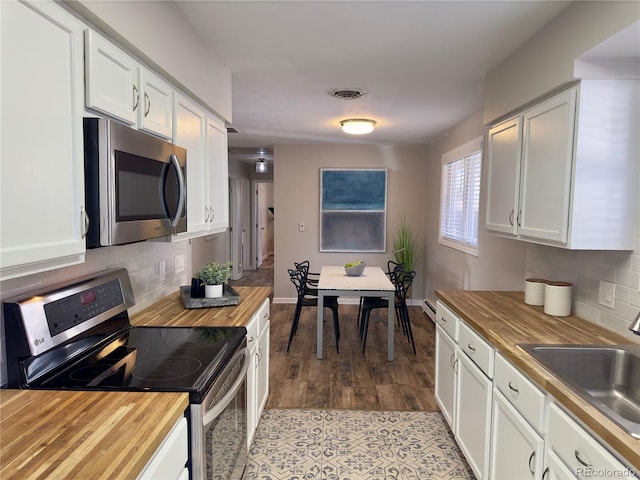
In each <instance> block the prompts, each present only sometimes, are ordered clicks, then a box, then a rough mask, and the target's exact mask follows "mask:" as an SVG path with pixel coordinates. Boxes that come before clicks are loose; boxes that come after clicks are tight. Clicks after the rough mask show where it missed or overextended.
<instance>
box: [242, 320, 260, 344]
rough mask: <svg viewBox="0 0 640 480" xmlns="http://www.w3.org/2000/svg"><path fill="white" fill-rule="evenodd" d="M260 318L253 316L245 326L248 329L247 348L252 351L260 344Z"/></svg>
mask: <svg viewBox="0 0 640 480" xmlns="http://www.w3.org/2000/svg"><path fill="white" fill-rule="evenodd" d="M259 326H260V317H259V316H258V315H253V317H251V320H249V323H247V324H246V325H245V328H246V329H247V347H249V348H250V349H251V348H253V347H254V346H255V345H257V344H258V335H259V334H260V329H259Z"/></svg>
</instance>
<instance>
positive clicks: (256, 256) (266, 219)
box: [251, 180, 275, 270]
mask: <svg viewBox="0 0 640 480" xmlns="http://www.w3.org/2000/svg"><path fill="white" fill-rule="evenodd" d="M251 184H252V187H251V190H252V192H253V193H254V195H253V200H252V205H251V210H252V218H253V221H252V223H251V226H252V231H251V238H252V239H253V241H252V250H253V255H252V259H253V261H254V268H255V269H256V270H257V269H259V268H260V266H261V265H262V262H263V261H264V260H265V259H266V258H268V257H269V256H273V240H274V233H273V232H274V218H275V217H274V215H275V212H274V209H273V182H272V181H260V180H253V181H252V182H251Z"/></svg>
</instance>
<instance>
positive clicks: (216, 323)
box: [130, 287, 271, 327]
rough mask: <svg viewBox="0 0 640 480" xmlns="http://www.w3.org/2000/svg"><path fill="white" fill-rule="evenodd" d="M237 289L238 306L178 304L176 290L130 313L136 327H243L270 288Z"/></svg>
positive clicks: (266, 296)
mask: <svg viewBox="0 0 640 480" xmlns="http://www.w3.org/2000/svg"><path fill="white" fill-rule="evenodd" d="M233 289H234V290H235V291H236V292H238V295H239V297H240V301H239V302H238V305H231V306H229V307H212V308H191V309H187V308H185V307H184V303H182V299H181V298H180V292H179V291H177V290H176V293H175V294H172V295H169V296H167V297H165V298H163V299H162V300H159V301H157V302H156V303H154V304H153V305H151V306H149V307H147V308H145V309H144V310H141V311H140V312H138V313H136V314H134V315H132V316H131V318H130V321H131V323H132V324H133V325H137V326H148V325H152V326H161V327H243V326H245V325H246V324H247V323H249V320H251V317H252V316H253V315H254V314H255V313H256V312H257V311H258V309H259V308H260V306H261V305H262V303H263V302H264V301H265V299H267V298H269V295H271V287H233Z"/></svg>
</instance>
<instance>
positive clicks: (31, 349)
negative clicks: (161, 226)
mask: <svg viewBox="0 0 640 480" xmlns="http://www.w3.org/2000/svg"><path fill="white" fill-rule="evenodd" d="M133 305H134V297H133V291H132V288H131V283H130V280H129V275H128V273H127V271H126V270H125V269H119V270H115V271H111V272H107V273H102V274H100V275H98V276H90V277H86V278H83V279H79V280H76V281H74V282H73V283H69V284H65V285H62V286H58V287H55V288H52V289H49V290H48V291H47V292H36V293H32V294H29V295H26V296H22V297H20V298H16V299H12V300H10V301H5V302H4V318H5V338H6V352H7V370H8V386H9V388H29V389H46V390H104V391H111V390H113V391H151V392H163V391H166V392H188V394H189V408H188V411H187V412H186V415H187V417H188V424H189V438H190V440H189V443H190V445H189V459H190V460H189V461H190V465H189V470H190V472H191V473H190V475H191V478H192V479H193V480H200V479H205V478H207V479H209V478H210V479H224V480H229V479H234V480H235V479H240V478H242V475H243V472H244V468H245V465H246V444H247V430H246V418H247V417H246V372H247V368H248V364H249V350H248V349H247V348H246V329H245V328H244V327H136V326H132V325H131V324H130V322H129V316H128V313H127V309H128V308H130V307H131V306H133Z"/></svg>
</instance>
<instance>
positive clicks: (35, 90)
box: [0, 1, 86, 279]
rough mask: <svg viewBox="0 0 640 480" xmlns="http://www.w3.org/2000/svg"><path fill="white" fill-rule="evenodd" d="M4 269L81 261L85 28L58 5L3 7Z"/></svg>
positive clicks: (13, 271) (0, 239) (12, 271)
mask: <svg viewBox="0 0 640 480" xmlns="http://www.w3.org/2000/svg"><path fill="white" fill-rule="evenodd" d="M0 9H1V10H0V12H1V14H0V17H1V22H2V24H1V25H2V29H1V31H0V35H1V38H0V42H1V49H2V50H1V55H0V61H1V67H0V68H1V69H2V85H1V89H2V90H1V94H0V95H1V97H2V119H1V125H2V127H1V128H2V130H1V134H0V135H1V137H2V142H0V143H1V146H0V148H1V150H0V151H1V156H0V168H1V170H2V175H1V176H0V195H1V197H0V218H1V222H2V224H1V226H0V248H1V250H0V267H1V268H2V277H3V278H4V279H6V278H11V277H15V276H19V275H24V274H26V273H35V272H39V271H44V270H49V269H52V268H57V267H61V266H65V265H71V264H73V263H80V262H82V261H83V258H84V252H85V240H84V232H85V219H86V217H85V212H84V174H83V149H82V111H83V104H84V94H83V60H82V53H83V50H82V25H81V24H80V23H79V22H78V21H77V20H76V19H75V18H74V17H73V16H71V15H69V14H68V13H67V12H66V11H65V10H64V9H62V8H60V7H59V6H57V5H56V4H55V3H53V2H34V3H22V2H21V3H18V2H13V1H6V2H5V1H3V2H0Z"/></svg>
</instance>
